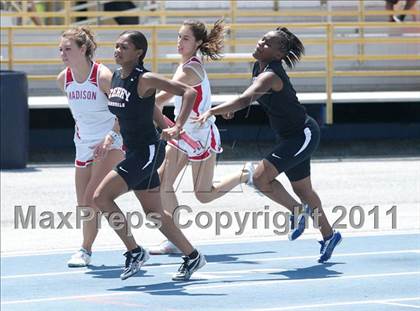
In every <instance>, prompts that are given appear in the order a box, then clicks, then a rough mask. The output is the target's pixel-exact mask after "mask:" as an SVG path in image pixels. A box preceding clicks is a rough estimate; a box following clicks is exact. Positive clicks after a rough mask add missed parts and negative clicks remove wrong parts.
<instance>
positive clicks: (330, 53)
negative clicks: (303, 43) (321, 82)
mask: <svg viewBox="0 0 420 311" xmlns="http://www.w3.org/2000/svg"><path fill="white" fill-rule="evenodd" d="M326 30H327V59H326V67H327V76H326V81H325V89H326V93H327V102H326V105H327V107H326V108H327V109H326V113H327V120H326V121H327V124H332V123H333V100H332V92H333V78H334V26H333V24H332V23H328V24H327V29H326Z"/></svg>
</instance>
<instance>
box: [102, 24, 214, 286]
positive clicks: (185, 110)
mask: <svg viewBox="0 0 420 311" xmlns="http://www.w3.org/2000/svg"><path fill="white" fill-rule="evenodd" d="M146 51H147V40H146V38H145V36H144V35H143V34H142V33H141V32H138V31H126V32H123V33H122V34H121V35H120V37H119V38H118V40H117V42H116V46H115V52H114V57H115V60H116V63H117V64H119V65H121V68H120V69H118V70H117V71H116V72H115V73H114V75H113V77H112V83H111V90H110V95H109V103H108V106H109V109H110V111H111V112H112V113H113V114H115V115H116V116H117V117H118V121H119V125H120V131H121V134H122V137H123V142H124V145H125V147H126V158H125V160H123V161H122V162H120V163H119V164H118V165H117V167H116V168H115V170H114V171H112V172H110V173H109V174H108V175H107V176H106V177H105V178H104V180H103V182H102V183H101V184H100V185H99V187H98V188H97V190H96V192H95V195H94V202H95V203H96V204H97V206H98V208H99V209H100V210H101V211H102V212H105V216H106V217H107V218H108V221H109V223H110V225H111V226H112V227H113V228H114V230H115V231H116V233H117V234H118V235H119V237H120V238H121V240H122V241H123V242H124V244H125V245H126V247H127V252H126V253H125V254H124V255H125V256H126V263H125V270H124V272H123V273H122V274H121V279H123V280H124V279H126V278H128V277H130V276H132V275H134V274H135V273H137V272H138V271H139V270H140V267H141V265H142V264H144V263H145V262H146V261H147V259H148V258H149V254H148V253H147V251H146V250H145V249H143V248H142V247H140V246H138V245H137V243H136V241H135V239H134V237H133V236H132V235H130V234H128V227H127V221H126V219H125V217H124V215H123V214H122V212H121V210H120V209H119V207H118V206H117V205H116V203H115V199H116V198H117V197H118V196H120V195H121V194H123V193H125V192H127V191H128V190H134V193H135V195H136V197H137V198H138V200H139V201H140V203H141V205H142V207H143V210H144V212H145V213H146V214H149V213H156V214H158V217H159V220H160V222H161V226H160V230H161V232H162V233H163V234H164V235H165V236H166V237H167V238H168V239H169V240H171V241H172V242H173V243H174V244H175V245H176V246H177V247H178V248H179V249H180V250H181V251H182V252H183V254H184V255H185V256H184V257H183V259H184V262H183V263H182V265H181V267H180V268H179V270H178V272H177V273H176V274H175V275H174V277H173V280H188V279H189V278H190V277H191V274H192V273H193V272H195V271H196V270H198V269H199V268H201V267H202V266H204V264H205V263H206V260H205V258H204V256H203V255H202V254H200V253H199V252H198V251H197V250H196V249H194V248H193V247H192V246H191V244H190V243H189V242H188V240H187V239H186V238H185V236H184V235H183V234H182V232H181V231H180V230H179V229H178V228H177V227H176V226H175V224H174V222H173V220H172V217H171V215H169V214H167V213H165V212H164V210H163V207H162V204H161V198H160V191H159V186H160V181H159V175H158V173H157V169H158V168H159V166H160V165H161V164H162V162H163V159H164V157H165V146H164V144H163V143H162V141H161V140H160V139H159V136H158V133H157V131H156V128H155V126H154V124H153V121H155V122H156V123H157V124H158V125H159V126H160V127H161V128H163V131H162V137H163V138H164V139H166V140H168V139H172V138H176V137H177V136H178V135H179V133H180V131H181V129H182V126H183V125H184V123H185V121H186V120H187V118H188V116H189V114H190V112H191V109H192V106H193V103H194V101H195V97H196V92H195V90H194V89H193V88H191V87H189V86H187V85H184V84H182V83H179V82H175V81H171V80H168V79H165V78H163V77H161V76H159V75H157V74H154V73H151V72H148V71H147V70H146V69H144V67H143V59H144V57H145V55H146ZM156 89H159V90H165V91H167V92H170V93H173V94H175V95H178V96H182V97H183V105H182V108H181V112H180V116H179V117H178V119H177V120H176V124H175V125H174V127H172V128H166V127H167V126H166V123H165V121H164V120H163V115H162V114H161V112H160V111H159V110H158V109H155V93H156ZM105 152H106V151H105V150H97V153H98V154H99V156H101V154H103V153H105ZM113 214H118V215H119V219H115V218H113V217H110V216H111V215H113ZM154 218H156V217H154ZM121 219H122V220H123V224H122V225H121Z"/></svg>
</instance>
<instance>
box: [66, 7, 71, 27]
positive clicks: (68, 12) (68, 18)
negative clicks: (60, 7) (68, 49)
mask: <svg viewBox="0 0 420 311" xmlns="http://www.w3.org/2000/svg"><path fill="white" fill-rule="evenodd" d="M70 11H71V2H70V1H64V14H65V15H64V25H66V26H69V25H70V20H71V17H70Z"/></svg>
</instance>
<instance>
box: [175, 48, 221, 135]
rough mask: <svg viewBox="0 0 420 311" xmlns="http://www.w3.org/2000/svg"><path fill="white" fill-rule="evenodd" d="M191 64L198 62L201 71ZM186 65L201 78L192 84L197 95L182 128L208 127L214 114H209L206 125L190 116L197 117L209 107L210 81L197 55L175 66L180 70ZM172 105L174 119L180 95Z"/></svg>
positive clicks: (179, 106)
mask: <svg viewBox="0 0 420 311" xmlns="http://www.w3.org/2000/svg"><path fill="white" fill-rule="evenodd" d="M192 64H198V65H199V66H201V68H202V70H201V72H199V71H198V70H197V69H196V68H195V67H194V66H193V65H192ZM186 67H187V68H190V69H192V70H193V71H194V72H195V73H196V74H197V75H198V76H199V77H200V78H201V82H200V83H199V84H197V85H193V86H192V87H193V88H194V89H195V90H196V91H197V97H196V99H195V102H194V105H193V108H192V111H191V113H190V116H189V118H188V120H187V122H185V124H184V129H185V130H194V129H197V128H199V127H201V128H203V127H209V126H211V125H212V124H214V122H215V121H216V117H215V116H211V117H210V118H209V119H208V120H207V122H206V125H207V126H206V125H202V126H200V125H199V124H198V123H194V122H193V121H194V119H192V117H198V116H200V115H201V114H203V113H204V112H206V111H207V110H209V109H210V108H211V89H210V82H209V79H208V77H207V73H206V71H205V70H204V67H203V63H202V62H201V60H200V59H199V58H198V57H197V56H193V57H191V58H190V59H189V60H187V61H186V62H185V63H184V64H181V65H179V67H178V68H177V71H178V70H182V69H183V68H186ZM174 106H175V109H174V114H175V119H176V118H177V117H178V115H179V113H180V111H181V106H182V97H181V96H175V98H174Z"/></svg>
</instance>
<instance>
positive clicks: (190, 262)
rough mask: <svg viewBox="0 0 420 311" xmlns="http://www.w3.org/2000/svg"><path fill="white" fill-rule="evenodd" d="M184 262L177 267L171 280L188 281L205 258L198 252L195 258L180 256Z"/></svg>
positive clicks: (201, 265)
mask: <svg viewBox="0 0 420 311" xmlns="http://www.w3.org/2000/svg"><path fill="white" fill-rule="evenodd" d="M182 259H183V260H184V262H183V263H182V264H181V266H180V267H179V269H178V272H177V273H175V274H174V275H173V276H172V280H173V281H188V280H189V279H190V278H191V275H192V274H193V273H194V272H195V271H197V270H198V269H200V268H202V267H203V266H204V265H205V264H206V263H207V261H206V258H205V257H204V255H203V254H201V253H198V255H197V257H196V258H193V259H191V258H190V257H188V256H182Z"/></svg>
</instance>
